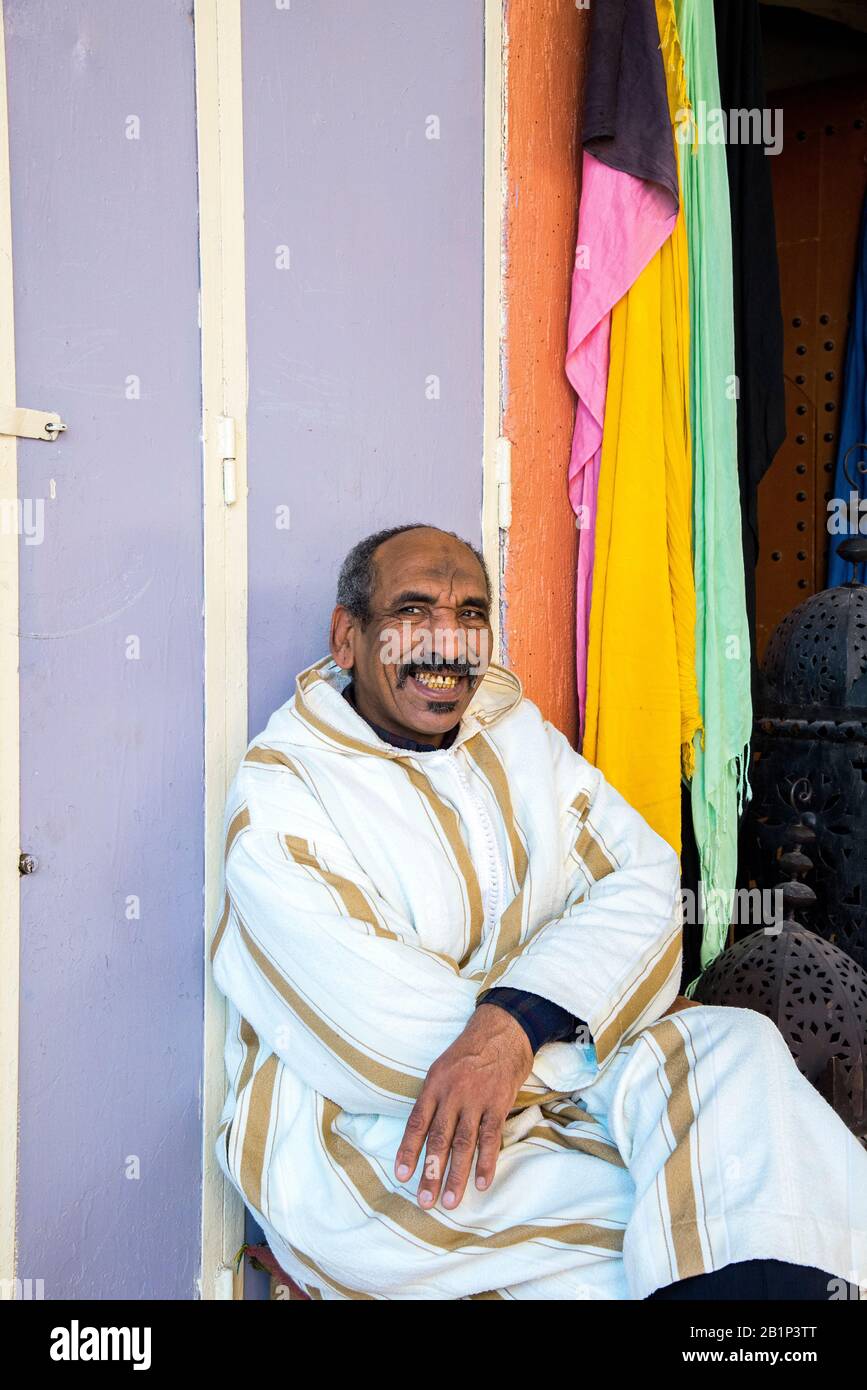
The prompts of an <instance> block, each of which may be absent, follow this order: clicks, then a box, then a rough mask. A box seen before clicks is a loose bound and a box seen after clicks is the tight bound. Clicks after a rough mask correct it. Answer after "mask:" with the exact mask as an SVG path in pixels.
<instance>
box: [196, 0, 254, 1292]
mask: <svg viewBox="0 0 867 1390" xmlns="http://www.w3.org/2000/svg"><path fill="white" fill-rule="evenodd" d="M194 25H195V45H196V130H197V138H198V166H199V246H200V257H201V329H202V445H203V468H204V557H205V572H204V593H205V924H204V926H205V929H204V970H205V999H204V1038H203V1077H202V1266H201V1276H200V1282H199V1291H200V1297H201V1298H203V1299H212V1298H225V1299H231V1298H241V1297H243V1266H242V1267H241V1269H240V1270H239V1272H238V1273H237V1274H236V1273H235V1271H234V1266H233V1257H234V1255H235V1254H236V1252H237V1251H238V1249H239V1248H240V1246H241V1244H242V1243H243V1240H244V1204H243V1202H242V1200H241V1197H240V1196H239V1194H238V1193H237V1192H236V1190H235V1189H234V1188H233V1187H232V1185H231V1183H229V1182H228V1181H227V1180H226V1178H225V1177H224V1175H223V1171H222V1169H221V1168H220V1165H219V1163H218V1162H217V1156H216V1153H215V1151H214V1144H215V1141H216V1134H217V1125H218V1122H219V1117H220V1111H221V1110H222V1108H223V1104H224V1101H225V1097H226V1074H225V1066H224V1061H223V1047H224V1042H225V1030H226V1007H225V1000H224V998H223V996H222V995H221V994H220V992H219V991H218V990H217V988H216V986H215V985H214V981H213V975H212V972H211V961H210V945H211V938H212V936H213V932H214V928H215V926H216V923H217V918H218V913H219V907H220V903H221V902H222V891H223V889H222V872H223V811H224V808H225V801H226V793H227V791H228V788H229V783H230V782H231V780H232V777H233V776H234V774H235V771H236V769H237V766H238V763H239V762H240V760H241V757H242V756H243V753H244V750H245V749H246V747H247V334H246V310H245V270H244V130H243V112H242V93H241V80H242V74H241V0H195V9H194ZM221 419H226V420H230V421H233V422H234V424H233V425H232V426H230V427H229V429H228V431H227V430H226V428H225V427H223V428H221V423H220V422H221ZM232 436H234V438H233V439H232ZM227 456H229V457H228V458H227ZM233 497H234V500H231V499H232V498H233Z"/></svg>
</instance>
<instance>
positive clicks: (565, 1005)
mask: <svg viewBox="0 0 867 1390" xmlns="http://www.w3.org/2000/svg"><path fill="white" fill-rule="evenodd" d="M490 603H491V592H490V584H489V581H488V576H487V573H486V570H485V566H484V562H483V560H482V557H481V556H480V555H479V553H478V552H477V551H476V550H475V549H474V548H473V547H472V546H470V545H469V544H467V543H466V542H465V541H462V540H460V539H459V538H458V537H456V536H454V535H452V534H451V533H450V532H443V531H440V530H437V529H436V528H433V527H429V526H420V525H414V526H409V527H400V528H396V529H394V530H391V531H384V532H379V533H378V534H376V535H374V536H371V537H368V538H367V539H366V540H364V541H362V542H360V543H359V545H357V546H356V547H355V548H354V549H353V550H352V551H351V552H350V554H349V555H348V557H347V559H346V561H345V562H344V565H343V568H342V570H341V574H340V579H339V584H338V593H337V606H336V607H335V609H334V613H333V616H332V623H331V655H330V657H327V658H324V659H323V660H321V661H319V662H317V663H316V664H315V665H314V666H311V667H310V668H309V669H308V670H306V671H304V672H302V674H301V675H300V676H299V677H298V679H297V682H296V692H295V695H294V696H293V697H292V699H290V700H289V701H288V702H287V703H286V704H285V705H283V706H282V707H281V708H280V709H278V710H277V711H276V712H275V713H274V714H273V715H272V717H271V720H270V721H269V723H268V726H267V728H266V729H265V730H264V732H263V733H262V734H261V735H260V736H259V737H258V738H256V739H254V740H253V741H252V742H251V743H250V745H249V747H248V749H247V752H246V755H245V757H244V760H243V762H242V764H241V767H240V769H239V770H238V773H237V775H236V777H235V780H234V782H233V784H232V787H231V789H230V792H229V797H228V801H227V807H226V823H225V830H226V867H225V884H226V893H225V902H224V907H223V911H222V914H221V917H220V921H219V923H218V925H217V929H216V932H215V935H214V939H213V942H212V946H211V959H212V961H213V965H214V978H215V980H216V983H217V985H218V987H219V988H220V989H221V990H222V991H223V993H224V994H225V995H226V996H227V999H228V1001H229V1007H228V1028H227V1035H226V1067H227V1073H228V1078H229V1083H230V1084H229V1093H228V1095H227V1098H226V1104H225V1108H224V1111H223V1115H222V1116H221V1121H220V1125H219V1131H218V1136H217V1140H216V1151H217V1155H218V1158H219V1161H220V1164H221V1166H222V1168H223V1171H224V1172H225V1173H226V1175H227V1177H228V1178H229V1179H230V1181H231V1182H232V1183H233V1184H234V1185H235V1186H236V1187H237V1189H238V1191H239V1192H240V1193H241V1194H242V1196H243V1198H244V1200H245V1202H246V1203H247V1205H248V1207H249V1208H250V1209H251V1211H252V1212H253V1213H254V1215H255V1216H256V1218H257V1220H258V1221H259V1222H260V1224H261V1226H262V1228H263V1230H264V1231H265V1234H266V1237H267V1239H268V1242H269V1244H270V1246H271V1248H272V1250H273V1252H274V1254H275V1255H276V1257H277V1259H278V1260H279V1262H280V1263H281V1265H282V1266H283V1268H284V1269H285V1270H286V1271H287V1273H289V1274H290V1275H291V1276H292V1277H293V1278H294V1279H296V1280H297V1282H298V1283H299V1284H301V1285H302V1287H305V1288H306V1289H308V1291H310V1292H311V1293H312V1294H313V1295H314V1296H318V1297H321V1298H323V1299H346V1298H349V1299H353V1298H362V1299H370V1298H373V1299H462V1298H477V1297H478V1298H504V1299H509V1298H516V1299H525V1298H526V1299H548V1298H550V1299H580V1298H605V1299H630V1298H631V1299H643V1298H648V1297H650V1298H655V1299H658V1298H720V1297H721V1298H741V1299H742V1298H755V1297H758V1298H822V1299H827V1298H829V1297H834V1296H841V1294H840V1293H835V1290H842V1291H843V1294H844V1295H845V1293H850V1294H851V1289H852V1286H851V1284H849V1283H848V1282H847V1281H850V1280H854V1281H855V1282H856V1283H857V1282H859V1281H863V1280H865V1279H867V1153H865V1152H864V1150H863V1149H862V1148H861V1146H860V1145H859V1144H858V1142H857V1140H856V1139H855V1138H854V1136H853V1135H852V1134H851V1133H850V1132H849V1130H848V1129H847V1128H846V1126H845V1125H844V1124H843V1122H842V1120H840V1119H839V1117H838V1116H837V1115H836V1114H835V1113H834V1111H833V1110H832V1109H831V1107H830V1106H829V1105H827V1104H826V1102H825V1101H824V1100H823V1099H822V1098H821V1096H820V1095H819V1094H818V1092H817V1091H816V1090H815V1089H814V1088H813V1087H812V1086H811V1085H810V1083H809V1082H808V1081H806V1080H805V1078H804V1077H802V1076H801V1074H800V1072H799V1071H798V1069H797V1067H796V1065H795V1063H794V1061H793V1060H792V1058H791V1056H790V1054H789V1052H788V1049H787V1047H786V1045H785V1043H784V1041H783V1039H782V1037H781V1036H780V1034H779V1032H778V1030H777V1029H776V1028H775V1026H774V1025H773V1023H771V1022H770V1021H769V1020H768V1019H766V1018H764V1017H762V1016H761V1015H759V1014H757V1013H754V1012H753V1011H751V1010H746V1009H734V1008H722V1007H708V1006H690V1004H689V1001H686V1000H683V999H681V998H680V997H679V996H678V989H679V982H680V972H681V927H680V921H679V910H678V909H679V864H678V859H677V856H676V855H675V853H674V852H673V851H672V850H671V848H670V847H669V846H668V845H667V844H666V843H665V841H664V840H662V839H661V838H660V837H659V836H658V835H656V834H655V832H654V831H652V830H651V829H650V827H649V826H648V825H647V823H646V822H645V821H644V820H643V819H642V817H641V816H639V815H638V813H637V812H636V811H635V810H634V809H632V808H631V807H630V806H629V805H628V804H627V803H626V802H625V801H624V800H623V798H622V797H621V796H620V795H619V794H618V793H617V792H616V791H615V790H614V788H613V787H611V786H610V785H609V784H608V783H607V782H606V781H605V779H604V778H603V777H602V776H601V774H600V773H599V771H598V770H597V769H595V768H594V767H592V766H591V765H590V764H589V763H588V762H587V761H586V760H585V759H584V758H582V757H581V756H580V755H579V754H578V753H576V752H575V750H574V749H573V748H572V747H571V745H570V744H569V742H568V740H567V739H566V738H565V737H564V736H563V735H562V734H561V733H559V732H558V731H557V730H556V729H554V728H553V727H552V726H551V725H550V724H548V723H546V722H545V721H544V720H543V719H542V716H541V714H540V713H539V711H538V710H537V709H536V707H535V706H534V705H533V704H532V703H531V702H530V701H529V700H527V699H526V698H525V697H524V696H523V693H522V690H521V685H520V682H519V681H518V679H517V677H516V676H515V675H513V674H512V673H511V672H509V671H508V670H506V669H505V668H504V667H502V666H499V665H497V664H495V663H491V662H490V661H489V648H490V641H491V628H490ZM745 1097H747V1098H748V1102H747V1103H746V1104H745ZM756 1114H761V1115H762V1118H763V1124H762V1126H761V1127H760V1128H759V1127H757V1126H756V1125H755V1123H754V1118H755V1115H756Z"/></svg>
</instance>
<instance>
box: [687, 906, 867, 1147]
mask: <svg viewBox="0 0 867 1390" xmlns="http://www.w3.org/2000/svg"><path fill="white" fill-rule="evenodd" d="M694 998H695V999H698V1000H699V1001H700V1002H701V1003H702V1004H728V1005H732V1006H734V1007H735V1008H742V1009H744V1008H749V1009H755V1010H756V1012H757V1013H760V1014H764V1015H765V1016H766V1017H767V1018H770V1019H773V1021H774V1023H775V1024H776V1025H777V1027H778V1028H779V1030H780V1032H781V1033H782V1035H783V1037H784V1038H785V1040H786V1042H787V1043H788V1046H789V1050H790V1052H791V1054H792V1056H793V1057H794V1059H795V1061H796V1063H797V1065H798V1068H799V1070H800V1071H801V1072H802V1073H803V1074H804V1076H806V1077H807V1079H808V1080H809V1081H811V1082H812V1083H813V1085H814V1086H815V1087H816V1089H817V1090H818V1091H820V1092H821V1093H822V1095H823V1096H824V1097H825V1099H826V1100H827V1101H828V1102H829V1104H831V1105H832V1106H833V1107H834V1109H835V1110H836V1111H837V1114H838V1115H839V1116H840V1117H841V1119H842V1120H844V1121H845V1123H846V1124H847V1125H848V1126H849V1128H850V1129H851V1130H852V1132H853V1134H856V1135H857V1136H858V1138H859V1139H860V1140H861V1142H862V1143H863V1144H865V1147H867V1093H865V1062H867V972H865V971H864V970H862V969H861V967H860V966H859V965H857V964H856V962H855V961H854V960H852V958H851V956H848V955H846V953H845V952H844V951H841V950H840V949H839V947H837V946H833V945H831V944H830V943H829V942H827V941H825V940H824V939H823V938H822V937H821V936H817V934H816V933H815V932H812V931H808V930H807V929H806V927H802V926H799V925H798V923H797V922H794V921H792V920H791V919H789V920H787V921H785V922H783V923H782V924H781V926H780V930H779V932H778V933H773V932H770V931H767V930H763V931H757V932H753V933H752V934H751V935H750V936H747V937H744V939H743V940H742V941H738V942H736V943H735V945H734V946H731V947H730V948H729V949H728V950H727V951H724V952H723V954H722V955H721V956H718V957H717V959H716V960H715V961H713V962H712V964H711V965H709V966H708V968H707V969H706V970H705V972H704V974H703V975H702V976H701V979H700V980H699V983H698V985H697V986H696V989H695V993H694Z"/></svg>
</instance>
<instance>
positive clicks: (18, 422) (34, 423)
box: [0, 405, 66, 439]
mask: <svg viewBox="0 0 867 1390" xmlns="http://www.w3.org/2000/svg"><path fill="white" fill-rule="evenodd" d="M65 429H66V426H65V425H64V423H63V421H62V420H61V418H60V416H59V415H58V414H57V413H56V412H55V411H53V410H27V409H26V407H25V406H21V405H0V434H15V435H18V437H19V438H20V439H56V438H57V436H58V435H59V434H60V432H61V430H65Z"/></svg>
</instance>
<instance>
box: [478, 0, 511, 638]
mask: <svg viewBox="0 0 867 1390" xmlns="http://www.w3.org/2000/svg"><path fill="white" fill-rule="evenodd" d="M505 131H506V110H505V88H504V84H503V0H485V186H484V329H483V332H484V347H483V354H484V373H483V387H482V391H483V398H484V402H483V411H484V422H483V445H482V448H483V455H482V549H483V552H484V556H485V561H486V563H487V566H488V569H489V570H490V574H491V584H492V586H493V590H494V593H493V612H492V615H491V626H492V628H493V631H494V645H493V651H492V652H491V659H492V660H493V661H499V660H500V659H501V655H502V651H503V646H502V634H501V632H500V594H501V580H502V574H501V565H500V528H499V522H498V510H499V508H498V495H497V491H498V490H497V441H498V439H499V437H500V429H501V424H502V397H503V379H502V368H501V348H502V342H503V317H502V316H503V312H504V300H503V198H504V196H505V195H504V189H505V180H504V177H503V165H504V160H505V141H506V135H505Z"/></svg>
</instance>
